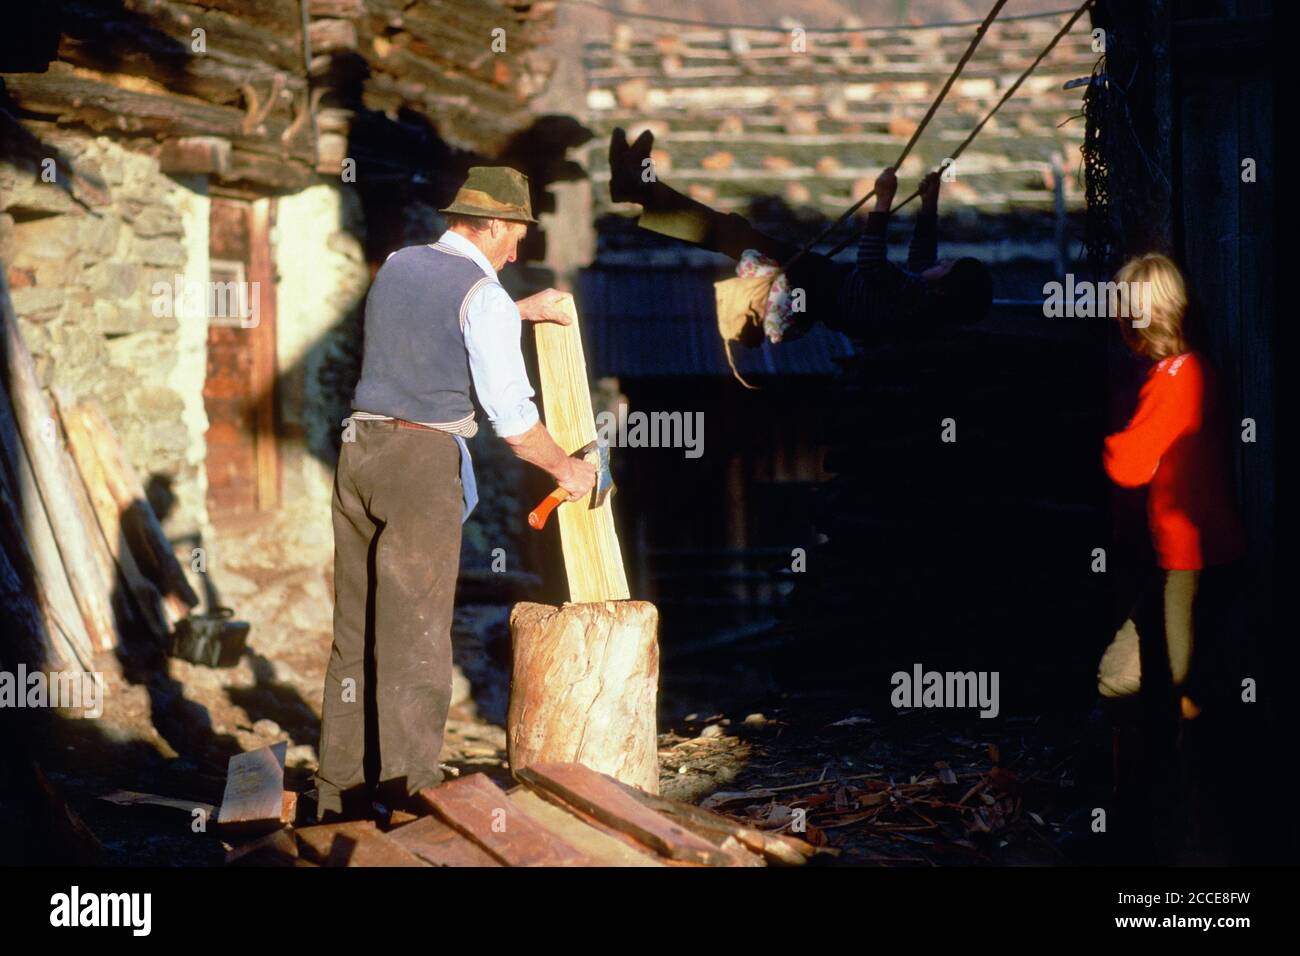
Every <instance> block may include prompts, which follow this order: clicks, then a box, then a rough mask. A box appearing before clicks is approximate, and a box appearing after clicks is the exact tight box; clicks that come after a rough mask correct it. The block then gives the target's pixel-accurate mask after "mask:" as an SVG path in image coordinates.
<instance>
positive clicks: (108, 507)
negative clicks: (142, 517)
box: [51, 388, 170, 643]
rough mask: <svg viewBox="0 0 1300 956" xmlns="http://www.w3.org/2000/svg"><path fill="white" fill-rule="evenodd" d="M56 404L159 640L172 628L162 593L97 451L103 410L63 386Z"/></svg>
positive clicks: (103, 529)
mask: <svg viewBox="0 0 1300 956" xmlns="http://www.w3.org/2000/svg"><path fill="white" fill-rule="evenodd" d="M51 391H52V394H53V396H54V404H55V407H56V408H57V409H58V413H59V420H60V422H61V423H62V425H63V433H64V435H65V436H66V438H67V440H68V452H69V453H70V454H71V456H72V461H73V463H74V465H75V466H76V470H77V474H79V475H80V476H81V484H82V486H83V487H84V488H85V491H86V495H87V497H88V498H89V499H90V506H91V509H92V511H93V512H94V516H95V523H96V525H97V526H98V528H99V533H100V536H101V537H102V538H103V539H104V542H105V543H106V544H107V546H108V549H109V552H110V554H112V556H113V560H114V561H115V562H116V564H117V569H118V572H119V573H120V574H121V577H122V581H123V582H124V583H125V584H126V588H127V590H128V591H129V592H130V595H131V598H132V600H133V601H134V603H135V606H136V608H137V609H138V611H139V613H140V615H141V619H142V620H143V621H144V623H145V626H146V627H147V628H148V629H149V631H150V633H151V634H153V636H154V638H155V639H156V640H158V641H159V642H160V643H161V642H162V641H163V640H164V639H165V638H166V637H167V634H168V631H169V630H170V628H169V626H168V624H167V619H166V617H165V616H164V614H163V609H162V595H161V594H159V592H158V589H157V588H156V587H154V585H153V583H152V582H151V581H149V579H148V578H146V577H145V576H144V574H143V572H141V570H140V566H139V564H138V563H137V562H136V560H135V555H134V553H133V552H132V551H131V548H130V546H129V545H128V544H127V541H126V537H125V534H124V532H123V528H122V509H121V508H120V507H119V505H118V503H117V500H116V498H114V496H113V492H112V489H111V488H110V487H109V485H108V481H107V479H106V477H105V473H104V466H103V464H102V463H101V462H100V460H99V455H98V454H97V453H96V451H95V441H94V438H93V434H92V433H93V429H94V427H96V426H95V424H94V423H96V422H100V421H103V419H104V416H103V413H102V411H100V412H95V411H94V410H93V409H92V408H91V407H90V405H89V404H82V405H74V404H73V403H72V399H71V396H69V395H68V393H67V392H66V391H64V390H62V389H57V388H56V389H52V390H51Z"/></svg>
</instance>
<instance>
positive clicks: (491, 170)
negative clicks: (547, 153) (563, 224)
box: [438, 166, 537, 222]
mask: <svg viewBox="0 0 1300 956" xmlns="http://www.w3.org/2000/svg"><path fill="white" fill-rule="evenodd" d="M438 211H439V212H450V213H457V214H458V215H461V216H482V217H483V218H484V219H508V220H510V221H511V222H536V221H537V220H536V219H534V218H533V206H532V202H531V200H530V198H529V196H528V177H527V176H525V175H524V174H523V173H521V172H520V171H519V170H517V169H511V168H510V167H509V166H471V167H470V168H469V175H468V176H466V177H465V182H464V184H463V185H462V186H461V187H460V189H459V190H457V192H456V198H455V199H454V200H452V203H451V205H450V206H448V207H447V208H446V209H440V210H438Z"/></svg>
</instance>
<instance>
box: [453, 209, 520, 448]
mask: <svg viewBox="0 0 1300 956" xmlns="http://www.w3.org/2000/svg"><path fill="white" fill-rule="evenodd" d="M438 243H439V244H441V245H443V246H446V247H448V248H450V249H452V250H454V251H456V252H458V253H460V254H462V255H464V256H466V257H468V258H470V259H472V260H473V261H474V262H475V264H477V265H478V267H479V268H480V269H482V270H483V274H484V275H486V276H487V277H488V278H489V279H491V280H492V281H491V282H487V283H484V284H483V286H482V287H480V288H479V290H478V291H477V292H475V293H474V294H473V295H472V296H471V297H470V300H469V302H468V303H467V305H466V309H465V329H464V334H465V350H466V351H467V352H468V353H469V372H470V377H471V378H472V379H473V381H474V391H475V393H476V394H477V395H478V400H479V404H480V405H482V406H483V411H485V412H486V413H487V417H488V421H489V422H491V423H492V430H493V431H494V432H496V433H497V435H499V436H500V437H502V438H509V437H511V436H513V435H520V434H523V433H524V432H526V431H528V429H530V428H532V427H533V425H535V424H537V422H538V421H539V420H540V418H541V416H540V415H539V414H538V413H537V405H536V404H534V403H533V395H535V394H536V393H535V392H534V391H533V387H532V386H531V385H530V384H529V382H528V370H527V369H526V368H525V367H524V353H523V350H522V349H521V348H520V345H519V340H520V335H521V334H522V331H523V318H522V317H521V316H520V315H519V307H518V306H517V305H515V303H514V300H513V299H511V298H510V295H509V293H507V292H506V290H505V289H504V288H502V286H501V284H500V280H499V279H498V278H497V272H496V270H495V269H493V268H492V263H490V262H488V260H487V257H486V256H485V255H483V253H482V251H481V250H480V249H479V248H478V246H476V245H474V243H472V242H470V241H469V240H468V239H466V238H465V237H464V236H462V235H461V234H460V233H458V232H453V231H452V230H450V229H448V230H447V231H446V232H444V233H443V234H442V235H441V236H439V237H438Z"/></svg>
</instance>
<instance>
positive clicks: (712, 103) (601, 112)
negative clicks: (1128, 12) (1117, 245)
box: [585, 15, 1099, 256]
mask: <svg viewBox="0 0 1300 956" xmlns="http://www.w3.org/2000/svg"><path fill="white" fill-rule="evenodd" d="M1064 20H1065V16H1064V15H1061V16H1058V17H1052V18H1043V19H1023V20H1016V21H1011V22H1005V23H995V25H994V26H993V27H992V28H991V29H990V31H989V33H988V35H987V36H986V37H985V39H984V41H983V43H982V45H981V47H980V49H979V51H978V52H977V53H976V55H975V56H974V58H973V59H972V60H971V61H970V62H969V63H968V64H967V66H966V68H965V70H964V72H963V74H962V76H961V78H960V79H959V80H958V81H957V83H956V84H955V85H954V87H953V89H952V90H951V91H950V93H949V94H948V98H947V100H946V102H945V103H944V105H943V106H942V107H941V109H940V111H939V113H938V114H937V115H936V117H935V118H934V120H933V122H932V123H931V125H930V127H929V128H928V129H927V131H926V133H925V135H924V136H923V137H922V138H921V140H920V141H919V143H918V144H917V147H916V149H915V151H914V152H913V154H912V155H911V156H910V157H909V158H908V160H907V162H905V163H904V164H903V168H902V170H900V180H901V182H900V189H902V190H906V192H903V193H900V198H902V196H904V195H906V194H907V193H910V192H911V190H912V189H913V188H914V187H915V184H916V182H917V180H918V178H919V176H920V175H921V174H922V173H923V172H924V171H925V170H927V169H929V168H933V167H934V166H935V165H937V164H938V163H939V161H940V160H942V159H943V158H944V157H945V156H946V155H947V151H949V150H951V149H952V148H953V147H954V146H955V145H956V144H957V143H958V142H960V141H961V139H963V138H964V137H965V136H966V134H967V133H968V132H969V131H970V129H971V128H973V126H974V125H975V123H976V122H978V120H979V119H980V118H981V117H982V116H983V115H984V114H985V113H986V112H987V110H988V109H989V108H991V107H992V105H993V104H994V103H995V102H996V101H997V99H998V98H999V97H1000V96H1001V95H1002V92H1003V91H1004V90H1005V89H1006V87H1007V86H1009V85H1010V84H1011V83H1012V82H1013V81H1014V79H1015V77H1016V76H1018V75H1019V73H1020V71H1021V70H1023V69H1024V68H1025V67H1026V66H1028V65H1029V63H1030V62H1032V60H1033V58H1034V57H1035V56H1037V54H1038V52H1039V51H1040V50H1041V49H1042V48H1043V47H1044V46H1046V44H1047V43H1048V41H1049V40H1050V39H1051V37H1052V35H1053V34H1054V33H1055V32H1056V30H1058V29H1059V28H1060V24H1061V23H1062V22H1063V21H1064ZM973 29H974V28H973V27H940V28H928V29H919V30H906V31H895V32H869V33H862V34H856V33H855V34H815V33H809V34H807V36H806V41H807V48H806V52H803V53H796V52H792V50H791V42H790V35H789V34H786V33H757V32H751V31H736V30H731V31H716V30H715V31H693V32H683V33H680V34H677V35H667V36H659V37H646V38H644V39H641V38H638V37H637V36H636V35H635V34H633V32H632V31H631V30H629V29H627V28H626V26H623V25H620V27H619V28H616V30H615V34H614V36H612V37H609V38H607V39H601V40H593V41H590V42H588V43H587V45H586V48H585V69H586V78H587V87H588V89H587V100H586V123H587V125H588V126H590V127H591V128H592V129H593V131H595V132H596V134H597V135H596V137H595V139H593V141H592V142H591V143H590V144H589V145H588V147H587V149H588V150H589V152H588V155H587V164H588V169H589V170H590V173H591V178H592V182H593V185H594V189H593V192H594V203H595V210H594V211H595V213H596V215H597V216H601V215H602V214H607V213H615V214H620V215H622V216H630V215H632V214H634V213H635V212H636V211H638V210H639V207H637V206H635V205H632V204H613V203H611V202H610V201H609V191H608V185H607V184H608V180H609V172H608V163H607V159H606V151H607V149H608V142H609V133H610V131H611V130H612V129H613V128H614V127H616V126H622V127H624V128H625V129H627V130H628V132H629V134H630V136H635V135H636V134H637V133H638V132H639V131H640V130H641V129H643V128H650V129H652V130H653V131H654V132H655V139H656V151H657V152H656V155H655V159H656V168H657V169H658V171H659V173H660V175H661V176H662V178H663V179H664V181H666V182H668V183H669V184H670V185H672V186H673V187H674V188H677V189H679V190H681V191H683V192H688V193H690V194H691V195H694V196H695V197H696V198H697V199H699V200H701V201H702V202H706V203H708V204H709V205H711V206H713V207H715V208H718V209H722V210H726V211H730V210H737V211H741V212H745V213H752V212H753V209H752V204H753V203H754V201H755V200H756V199H757V198H759V197H776V198H778V199H779V200H782V201H783V202H784V203H785V204H788V206H789V207H791V208H792V209H794V210H802V212H803V215H804V216H805V217H814V218H815V217H817V216H821V217H825V216H835V215H838V214H839V213H840V212H841V211H843V209H844V208H845V207H846V206H848V205H849V204H850V203H851V202H852V201H853V200H855V199H857V198H858V197H860V196H861V195H863V194H864V193H866V192H867V191H868V190H869V189H870V188H871V183H872V181H873V180H874V178H875V176H876V175H877V173H878V172H879V171H880V169H881V168H882V167H883V166H885V165H887V164H888V163H890V162H893V161H894V159H896V157H897V153H898V152H899V150H900V149H901V148H902V145H903V143H904V142H906V139H907V137H908V136H909V135H910V134H911V132H912V130H913V129H915V124H916V123H917V121H918V120H919V119H920V118H921V117H922V115H923V114H924V113H925V110H926V108H927V107H928V105H929V104H930V102H931V100H932V98H933V97H934V96H935V95H936V94H937V92H938V90H939V89H940V88H941V87H942V85H943V83H944V81H945V80H946V79H947V77H948V74H949V72H950V71H951V69H952V68H953V66H954V65H955V64H956V62H957V60H958V58H959V57H960V56H961V53H962V52H963V51H964V50H965V48H966V46H967V44H968V43H969V41H970V38H971V36H972V34H973ZM1090 33H1091V27H1090V26H1089V23H1088V18H1087V17H1082V18H1080V20H1079V21H1078V23H1076V25H1075V27H1074V28H1073V30H1072V31H1071V33H1070V34H1069V35H1067V36H1066V37H1065V38H1064V39H1063V40H1062V41H1061V42H1060V44H1058V46H1057V47H1056V49H1055V50H1053V52H1052V53H1051V55H1050V56H1048V57H1047V58H1046V59H1045V60H1044V61H1043V63H1041V64H1040V65H1039V67H1038V69H1037V71H1036V72H1035V73H1034V74H1033V75H1032V76H1031V77H1030V78H1029V79H1028V80H1026V81H1025V83H1024V84H1023V85H1022V86H1021V88H1020V90H1019V91H1018V92H1017V93H1016V95H1015V97H1014V98H1013V99H1011V100H1010V101H1009V102H1008V103H1007V105H1006V106H1004V107H1003V109H1002V110H1001V112H999V114H998V115H997V116H996V117H995V118H994V119H993V121H992V122H990V123H989V124H988V126H986V127H985V129H984V130H983V131H982V133H981V135H980V137H979V138H978V139H977V140H976V141H975V143H974V144H973V145H972V146H971V147H970V148H969V149H968V150H967V151H966V152H965V153H964V154H963V155H962V157H961V159H960V160H959V163H958V169H957V180H956V181H955V182H951V183H947V184H945V187H944V192H943V197H944V198H943V209H944V210H945V211H946V212H947V213H950V214H951V213H953V212H960V213H961V215H962V216H963V222H965V223H967V224H968V225H978V220H982V219H986V218H989V217H1005V216H1007V215H1008V214H1012V215H1014V217H1015V222H1016V223H1017V228H1019V229H1022V230H1023V238H1024V239H1025V241H1027V242H1041V240H1042V238H1043V237H1044V236H1047V237H1050V235H1051V221H1052V210H1053V206H1054V197H1053V189H1052V182H1053V181H1052V164H1053V157H1054V156H1059V157H1060V158H1061V160H1063V163H1064V168H1065V170H1066V173H1067V175H1066V176H1065V182H1064V190H1065V205H1066V209H1067V211H1068V212H1071V213H1074V214H1076V215H1077V212H1078V210H1080V209H1081V208H1082V205H1083V191H1082V184H1081V182H1080V180H1079V179H1078V172H1079V170H1080V168H1081V166H1080V157H1079V152H1078V148H1079V145H1080V143H1081V142H1082V140H1083V136H1084V124H1083V120H1082V117H1081V116H1079V115H1078V114H1079V113H1080V109H1081V97H1082V89H1081V88H1075V89H1071V90H1064V89H1062V87H1063V85H1064V83H1065V82H1066V81H1068V80H1072V79H1076V78H1079V77H1083V76H1087V75H1088V74H1090V73H1091V72H1092V69H1093V66H1094V64H1095V62H1096V60H1097V59H1098V56H1099V55H1098V54H1096V53H1094V52H1093V51H1092V48H1091V36H1090ZM1071 117H1076V118H1075V119H1073V120H1071ZM913 205H915V203H914V204H913ZM909 209H910V207H909ZM608 228H609V223H608V221H607V222H606V224H605V225H604V226H603V227H602V231H607V230H608ZM614 231H615V232H617V227H616V226H615V230H614ZM1031 255H1039V256H1041V252H1040V253H1037V254H1032V253H1031Z"/></svg>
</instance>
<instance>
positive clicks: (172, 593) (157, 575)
mask: <svg viewBox="0 0 1300 956" xmlns="http://www.w3.org/2000/svg"><path fill="white" fill-rule="evenodd" d="M80 407H82V408H83V409H84V419H83V420H84V423H85V431H86V435H87V436H88V437H89V439H90V442H91V444H92V445H93V447H94V450H95V455H96V457H97V459H98V462H99V467H100V472H101V474H102V476H103V480H104V482H105V483H106V484H107V485H108V489H109V492H110V494H112V496H113V500H114V501H116V502H117V507H118V513H119V515H120V518H119V522H120V524H119V529H120V531H119V533H120V535H122V536H123V538H124V540H125V541H126V542H127V543H128V544H129V546H130V547H131V550H132V551H133V552H134V556H135V560H136V562H137V564H138V565H139V566H140V569H141V570H142V571H143V572H144V573H145V574H146V575H147V576H148V577H149V579H150V580H152V581H154V582H155V583H157V585H158V589H159V590H160V591H162V592H163V596H164V597H163V603H164V609H165V610H166V612H167V614H168V616H169V617H170V618H171V619H172V620H179V619H180V618H183V617H185V616H186V615H187V614H188V613H189V609H190V608H192V607H194V606H195V605H197V604H198V603H199V597H198V595H197V594H195V593H194V589H193V588H192V587H190V584H189V581H188V580H187V579H186V577H185V572H184V571H182V570H181V566H180V562H179V561H177V560H176V552H175V550H174V549H173V548H172V544H171V542H170V541H168V540H167V536H166V535H165V534H163V530H162V525H160V524H159V523H158V516H157V515H156V514H155V513H154V510H153V506H152V505H150V504H149V499H148V498H147V497H146V496H145V493H144V486H143V485H141V483H140V478H139V476H138V475H137V474H136V471H135V468H134V467H133V466H132V464H131V462H130V461H129V460H128V459H127V457H126V453H125V452H124V451H123V450H122V444H121V442H119V441H118V438H117V433H116V432H115V431H114V430H113V425H112V423H111V422H110V421H109V420H108V416H107V415H106V414H104V409H103V406H101V405H100V404H99V403H98V402H96V401H89V402H84V403H82V405H81V406H80ZM105 533H106V534H107V532H105Z"/></svg>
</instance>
